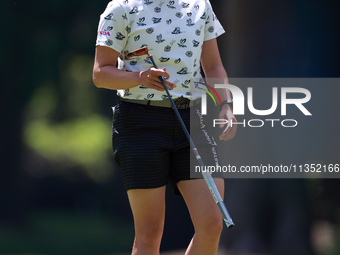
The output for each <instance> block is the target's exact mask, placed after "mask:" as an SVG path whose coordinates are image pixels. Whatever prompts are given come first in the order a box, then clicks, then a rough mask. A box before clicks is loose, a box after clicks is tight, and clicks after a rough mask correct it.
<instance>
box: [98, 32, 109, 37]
mask: <svg viewBox="0 0 340 255" xmlns="http://www.w3.org/2000/svg"><path fill="white" fill-rule="evenodd" d="M98 35H105V36H111V32H110V31H99V32H98Z"/></svg>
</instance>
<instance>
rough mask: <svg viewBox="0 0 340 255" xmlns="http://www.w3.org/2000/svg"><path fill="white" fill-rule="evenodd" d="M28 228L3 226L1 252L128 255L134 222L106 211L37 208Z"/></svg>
mask: <svg viewBox="0 0 340 255" xmlns="http://www.w3.org/2000/svg"><path fill="white" fill-rule="evenodd" d="M27 222H28V225H27V226H26V227H25V229H24V230H23V229H21V230H19V229H14V228H7V229H0V254H11V255H13V254H20V255H26V254H27V255H28V254H29V255H36V254H39V255H44V254H46V255H47V254H48V255H53V254H91V255H92V254H93V255H94V254H105V255H109V254H110V255H126V254H128V253H129V251H130V250H131V246H132V242H133V236H134V234H133V225H132V223H131V222H124V221H121V220H119V219H115V218H113V217H111V216H110V215H104V214H83V213H80V212H70V211H55V210H50V211H36V212H31V213H29V214H28V220H27Z"/></svg>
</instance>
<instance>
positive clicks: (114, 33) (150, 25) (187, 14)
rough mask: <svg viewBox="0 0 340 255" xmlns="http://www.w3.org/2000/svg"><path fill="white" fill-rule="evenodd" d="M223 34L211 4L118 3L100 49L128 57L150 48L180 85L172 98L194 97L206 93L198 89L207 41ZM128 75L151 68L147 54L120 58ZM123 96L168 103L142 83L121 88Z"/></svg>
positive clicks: (104, 25)
mask: <svg viewBox="0 0 340 255" xmlns="http://www.w3.org/2000/svg"><path fill="white" fill-rule="evenodd" d="M223 32H224V30H223V28H222V26H221V24H220V23H219V21H218V20H217V18H216V16H215V14H214V12H213V10H212V8H211V5H210V2H209V1H208V0H195V1H181V0H179V1H178V0H170V1H169V0H168V1H160V0H114V1H111V2H110V3H109V4H108V6H107V8H106V10H105V11H104V13H103V14H102V15H101V19H100V23H99V27H98V37H97V45H101V46H107V47H111V48H112V49H114V50H116V51H118V52H120V53H122V54H123V55H125V54H126V53H128V52H130V51H133V50H135V49H138V48H141V47H143V46H147V47H148V48H149V52H150V53H151V55H152V56H153V58H154V60H155V62H156V64H157V66H158V68H163V67H166V69H167V72H168V73H169V74H170V79H169V80H170V81H171V82H173V83H175V84H177V87H176V88H174V89H172V91H170V93H171V95H172V97H173V98H177V97H181V96H184V97H187V98H190V99H195V98H198V97H200V96H201V94H202V90H200V89H196V88H195V82H194V81H198V80H200V78H201V75H200V56H201V52H202V45H203V42H204V41H206V40H210V39H213V38H216V37H217V36H219V35H220V34H222V33H223ZM118 67H119V68H120V69H122V70H126V71H131V72H134V71H144V70H148V69H149V68H150V67H152V62H151V61H150V59H149V57H148V56H147V55H145V56H139V57H136V58H134V59H130V60H122V59H119V62H118ZM118 94H119V96H121V97H125V98H131V99H149V100H150V99H152V100H161V99H167V98H168V97H167V95H166V93H165V92H160V91H156V90H153V89H148V88H146V87H144V86H143V85H140V86H138V87H134V88H130V89H127V90H119V91H118Z"/></svg>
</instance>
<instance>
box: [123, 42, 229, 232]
mask: <svg viewBox="0 0 340 255" xmlns="http://www.w3.org/2000/svg"><path fill="white" fill-rule="evenodd" d="M141 55H148V56H149V57H150V60H151V62H152V64H153V66H154V67H155V68H158V67H157V65H156V63H155V61H154V60H153V57H152V56H151V54H150V53H149V50H148V48H147V47H143V48H140V49H137V50H134V51H132V52H130V53H127V54H126V55H125V59H130V58H132V57H136V56H141ZM159 79H160V81H161V82H162V84H163V86H164V89H165V91H166V93H167V95H168V98H169V99H170V101H171V104H172V107H173V108H174V111H175V113H176V115H177V118H178V120H179V122H180V124H181V126H182V128H183V130H184V132H185V135H186V137H187V138H188V140H189V143H190V146H191V148H192V150H193V152H194V154H195V156H196V159H197V161H198V162H199V164H200V165H201V167H203V168H202V169H205V166H204V163H203V161H202V158H201V156H200V155H199V153H198V150H197V148H196V146H195V144H194V142H193V141H192V139H191V137H190V134H189V132H188V130H187V128H186V126H185V124H184V122H183V120H182V117H181V115H180V114H179V112H178V110H177V108H176V105H175V103H174V101H173V100H172V98H171V95H170V93H169V90H168V89H167V87H166V85H165V83H164V80H163V77H162V76H159ZM202 175H203V178H204V180H205V181H206V183H207V185H208V187H209V190H210V192H211V194H212V196H213V198H214V200H215V202H216V204H217V206H218V208H219V210H220V212H221V214H222V217H223V220H224V222H225V224H226V226H227V228H229V229H231V228H233V227H234V226H235V224H234V222H233V220H232V219H231V217H230V215H229V213H228V210H227V208H226V206H225V204H224V202H223V200H222V197H221V195H220V193H219V191H218V189H217V187H216V184H215V182H214V180H213V178H212V177H211V174H210V173H209V172H208V171H206V172H203V171H202Z"/></svg>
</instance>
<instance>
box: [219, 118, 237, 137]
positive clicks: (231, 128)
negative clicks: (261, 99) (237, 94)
mask: <svg viewBox="0 0 340 255" xmlns="http://www.w3.org/2000/svg"><path fill="white" fill-rule="evenodd" d="M235 122H236V119H233V120H232V122H231V120H229V121H228V125H227V128H226V129H225V130H224V131H223V132H222V134H221V135H220V137H219V138H220V140H224V141H227V140H230V139H232V138H233V137H234V136H235V135H236V130H237V124H231V123H235Z"/></svg>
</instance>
